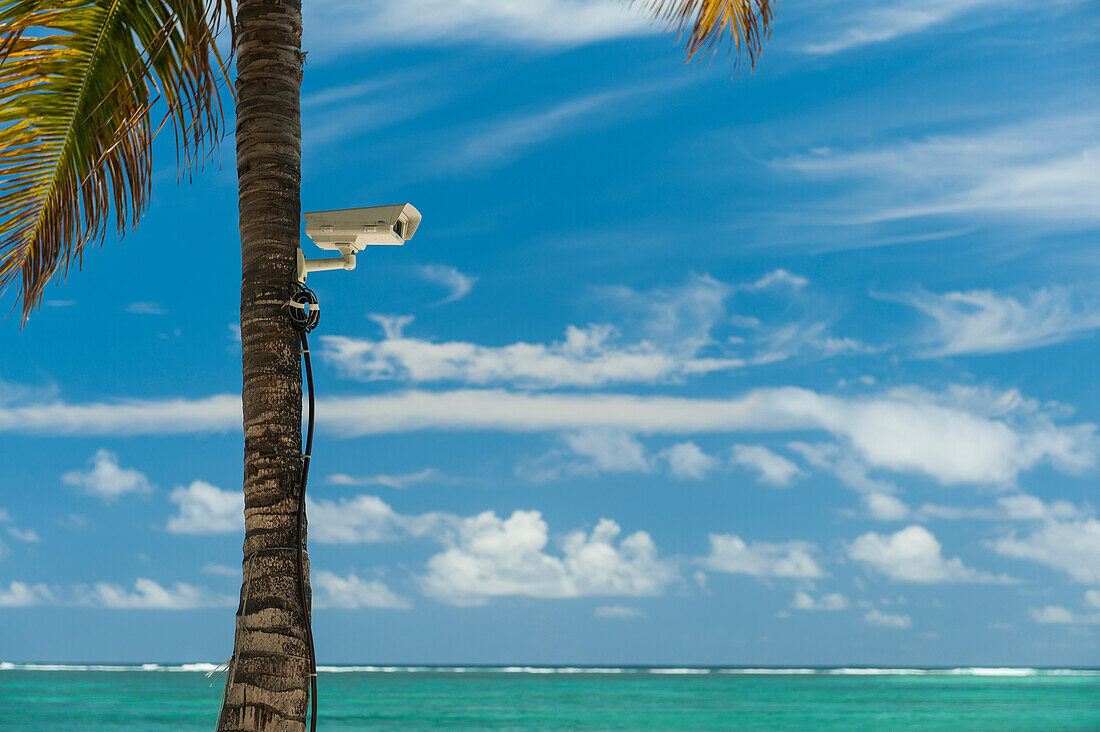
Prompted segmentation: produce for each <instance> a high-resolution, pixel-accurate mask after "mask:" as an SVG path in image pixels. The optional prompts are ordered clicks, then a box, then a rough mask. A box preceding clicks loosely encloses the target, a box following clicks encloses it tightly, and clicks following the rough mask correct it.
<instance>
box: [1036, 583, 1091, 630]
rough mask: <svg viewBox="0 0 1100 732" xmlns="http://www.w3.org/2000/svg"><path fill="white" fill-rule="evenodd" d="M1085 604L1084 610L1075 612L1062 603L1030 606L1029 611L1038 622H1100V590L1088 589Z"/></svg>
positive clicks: (1065, 623) (1088, 623)
mask: <svg viewBox="0 0 1100 732" xmlns="http://www.w3.org/2000/svg"><path fill="white" fill-rule="evenodd" d="M1083 604H1084V606H1085V609H1084V611H1083V612H1074V611H1073V610H1069V609H1067V608H1064V607H1062V606H1061V605H1047V606H1046V607H1033V608H1030V609H1029V610H1028V613H1029V614H1030V615H1031V619H1032V620H1034V621H1035V622H1036V623H1054V624H1063V625H1093V624H1100V590H1088V591H1086V592H1085V600H1084V603H1083Z"/></svg>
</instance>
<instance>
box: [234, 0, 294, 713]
mask: <svg viewBox="0 0 1100 732" xmlns="http://www.w3.org/2000/svg"><path fill="white" fill-rule="evenodd" d="M301 35H302V12H301V1H300V0H239V1H238V4H237V37H238V43H239V45H238V51H237V87H236V88H237V178H238V196H239V205H240V231H241V264H242V268H241V350H242V362H243V368H244V392H243V401H244V496H245V509H244V513H245V539H244V582H243V583H242V587H241V604H240V607H239V608H238V611H237V630H236V637H235V639H234V644H233V659H232V662H231V664H230V669H229V671H228V672H227V682H226V688H225V695H224V698H223V706H222V713H221V715H220V717H219V719H218V729H219V730H295V731H298V730H303V729H304V728H305V718H306V704H307V690H308V686H309V661H308V658H307V656H308V650H307V646H306V640H305V638H306V635H305V616H304V613H303V609H302V607H301V602H300V600H299V594H298V583H297V575H296V564H295V562H296V554H297V547H296V544H295V541H296V538H297V537H296V531H297V501H298V489H299V480H300V478H301V471H302V456H301V450H302V422H301V420H302V413H301V403H302V374H301V364H300V361H299V359H300V356H299V352H298V348H299V341H298V332H297V331H296V330H295V328H294V326H293V324H292V323H291V321H290V319H289V317H287V312H286V310H285V308H284V303H286V302H287V301H288V300H289V299H290V295H291V283H292V282H293V281H294V267H295V252H296V250H297V247H298V237H299V222H300V221H301V201H300V189H301V153H302V145H301V139H302V135H301V109H300V89H301V74H302V55H301ZM302 541H303V543H304V542H305V535H304V531H303V535H302ZM304 581H305V583H306V589H307V597H308V583H309V569H308V566H307V567H306V568H305V571H304Z"/></svg>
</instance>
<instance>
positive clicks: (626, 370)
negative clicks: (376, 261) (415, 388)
mask: <svg viewBox="0 0 1100 732" xmlns="http://www.w3.org/2000/svg"><path fill="white" fill-rule="evenodd" d="M410 321H411V318H409V319H408V320H405V321H404V322H403V323H401V325H402V326H404V325H406V324H407V323H408V322H410ZM386 330H387V331H388V332H387V333H386V337H385V338H384V339H383V340H380V341H373V340H369V339H361V338H348V337H346V336H323V337H322V339H321V340H322V343H323V344H324V350H323V352H322V355H323V357H324V358H325V360H326V361H327V362H329V363H331V364H333V365H334V366H336V368H337V369H338V370H339V371H340V373H342V374H343V375H344V376H347V377H350V378H354V379H358V380H361V381H380V380H401V381H411V382H414V383H421V382H433V381H456V382H461V383H466V384H497V383H500V384H514V385H516V386H521V387H529V388H557V387H563V386H588V387H592V386H602V385H605V384H618V383H634V382H641V383H659V382H667V381H676V380H679V379H682V378H684V377H686V376H693V375H698V374H706V373H711V372H715V371H723V370H728V369H731V368H735V367H737V366H740V365H741V364H742V363H743V362H742V361H741V360H740V359H736V358H727V357H717V358H696V357H695V355H694V353H683V352H679V351H678V350H674V349H672V348H668V347H664V346H661V345H659V344H657V343H655V342H653V341H648V340H643V341H640V342H637V343H624V342H623V338H622V335H621V333H620V332H619V331H618V330H617V329H616V328H615V327H613V326H611V325H606V324H605V325H588V326H585V327H583V328H578V327H576V326H572V325H571V326H569V327H568V328H567V329H566V332H565V338H564V339H563V340H561V341H556V342H554V343H550V344H541V343H523V342H519V343H513V344H510V345H506V346H483V345H479V344H476V343H468V342H462V341H448V342H442V343H434V342H432V341H428V340H424V339H420V338H411V337H408V336H405V335H404V333H403V332H402V328H400V327H396V326H387V327H386Z"/></svg>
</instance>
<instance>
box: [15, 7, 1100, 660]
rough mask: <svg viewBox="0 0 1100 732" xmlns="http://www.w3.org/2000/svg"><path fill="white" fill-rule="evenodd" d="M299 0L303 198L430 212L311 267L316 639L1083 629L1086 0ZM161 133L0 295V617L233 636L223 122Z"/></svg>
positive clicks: (870, 644) (130, 642) (568, 648)
mask: <svg viewBox="0 0 1100 732" xmlns="http://www.w3.org/2000/svg"><path fill="white" fill-rule="evenodd" d="M308 5H309V7H308V8H307V16H306V24H307V33H306V38H305V46H306V49H307V50H308V51H309V56H308V64H307V67H306V76H305V82H304V89H303V114H304V128H305V131H304V174H305V179H304V184H303V207H304V209H305V210H312V209H328V208H338V207H346V206H358V205H373V204H387V203H396V202H405V201H409V202H412V203H414V204H415V205H416V206H417V207H418V208H419V209H420V210H421V212H422V213H423V215H424V223H423V225H422V227H421V228H420V230H419V232H418V233H417V235H416V238H415V239H414V240H413V241H412V242H411V243H410V244H409V245H407V246H405V247H402V248H388V247H387V248H379V250H378V251H370V252H369V253H368V254H367V255H366V256H362V257H360V260H359V268H358V269H357V270H356V271H355V272H354V273H325V274H319V275H315V276H314V277H313V278H311V281H310V284H311V285H312V286H314V288H315V289H316V290H317V292H318V294H319V295H320V297H321V300H322V303H323V313H324V317H323V321H322V324H321V328H320V330H319V331H317V333H316V334H315V339H316V340H315V343H316V345H315V346H314V349H315V352H316V354H317V356H318V358H317V363H316V370H317V388H318V392H319V406H318V442H317V445H316V447H315V449H314V465H313V471H312V473H311V477H312V478H313V483H312V485H311V487H310V493H311V498H312V505H311V506H310V517H311V519H310V538H311V557H312V566H313V573H314V576H313V581H314V589H315V598H316V603H317V612H316V621H315V625H316V628H315V634H316V637H317V649H318V657H319V659H320V660H321V661H322V662H323V663H354V662H441V663H442V662H482V663H508V662H517V663H518V662H522V663H666V664H681V663H698V664H750V665H751V664H855V663H868V664H927V665H935V664H980V665H1039V664H1043V665H1095V664H1096V663H1097V662H1100V643H1098V641H1097V635H1096V634H1097V631H1098V630H1100V520H1098V519H1097V516H1096V508H1095V504H1096V498H1095V485H1096V480H1097V467H1098V466H1097V463H1098V461H1100V439H1098V437H1097V434H1096V424H1097V423H1098V422H1100V391H1098V389H1097V387H1096V383H1095V379H1094V374H1095V368H1094V364H1095V363H1096V360H1097V358H1098V356H1100V349H1098V347H1097V343H1096V339H1095V337H1094V334H1095V331H1096V329H1097V328H1098V327H1100V295H1098V294H1097V290H1096V286H1095V282H1096V281H1097V275H1098V274H1100V261H1098V258H1097V255H1096V254H1095V243H1096V236H1097V232H1098V230H1100V207H1098V206H1097V204H1096V201H1097V200H1098V196H1100V94H1098V92H1097V87H1096V83H1095V69H1096V67H1097V61H1098V60H1100V54H1098V49H1097V45H1096V41H1095V39H1096V38H1097V37H1098V34H1097V30H1100V28H1098V25H1100V19H1098V17H1097V15H1096V13H1095V9H1094V8H1092V7H1090V5H1089V3H1087V2H1083V1H1068V0H1067V1H1064V2H1057V3H1048V4H1044V5H1043V6H1042V7H1041V8H1038V9H1036V8H1035V6H1034V5H1033V4H1029V3H1023V2H1017V1H1016V0H941V1H940V2H934V3H929V2H919V3H918V2H910V1H908V0H889V1H887V2H879V3H873V4H872V3H855V4H852V3H838V2H830V1H828V0H798V1H795V0H791V1H790V2H787V3H782V4H780V5H779V6H778V9H777V10H778V23H777V25H776V28H775V32H774V35H773V37H772V40H771V42H770V43H769V45H768V48H767V51H766V54H765V56H764V58H763V60H762V62H761V63H760V64H759V66H758V68H757V70H756V72H755V73H754V74H750V73H748V72H747V70H744V71H742V73H741V74H740V75H737V74H731V71H730V69H729V66H728V65H727V64H725V63H723V60H722V59H721V58H719V59H717V60H715V61H714V62H713V63H708V62H703V63H699V64H694V65H685V64H683V63H682V60H681V56H680V52H679V50H678V49H677V47H676V45H675V43H674V41H673V39H672V38H670V37H668V36H664V35H660V34H659V33H658V32H657V29H655V28H653V27H651V26H650V25H649V24H648V23H646V22H645V21H644V20H642V19H640V18H639V16H638V15H637V14H636V13H635V12H634V11H632V10H630V9H629V8H625V7H623V6H622V5H621V4H618V3H616V2H613V1H612V0H538V1H537V2H535V1H532V2H528V3H523V4H522V7H521V4H517V3H511V2H503V1H500V2H497V1H490V2H486V1H484V0H483V1H482V2H460V3H455V2H443V1H442V0H403V1H402V2H366V3H364V2H360V1H358V0H357V1H356V2H338V1H337V0H325V1H324V2H317V3H310V4H308ZM169 142H170V141H169V140H167V139H165V140H163V141H161V146H160V147H159V148H158V150H157V156H156V159H157V165H158V166H159V167H158V171H159V173H158V176H157V184H156V188H155V191H154V197H153V204H152V206H151V210H150V211H149V214H148V215H147V217H146V218H145V220H144V222H143V223H142V225H141V227H140V229H139V230H138V231H137V232H136V233H134V234H132V235H129V236H127V237H126V238H125V239H124V240H122V241H115V240H113V239H112V240H109V241H107V242H106V243H105V244H104V247H103V248H102V249H101V250H96V251H92V252H89V253H88V254H87V256H86V257H85V262H84V268H83V270H82V271H80V272H77V273H73V274H72V275H71V276H70V277H69V280H68V282H66V283H64V284H61V285H59V286H57V287H51V288H50V289H49V290H48V292H47V295H46V297H47V300H46V304H45V306H44V307H43V308H42V310H41V311H40V312H39V313H38V314H36V315H35V317H34V318H33V319H32V320H31V322H30V323H29V325H28V326H27V327H26V328H25V329H24V330H22V331H20V330H19V324H18V320H17V318H14V317H9V318H8V319H7V320H5V321H3V323H2V324H0V327H2V328H3V329H5V336H6V337H5V339H4V340H5V343H6V344H7V347H6V348H5V349H4V355H3V358H2V359H0V432H2V433H3V440H2V442H0V460H2V461H3V465H4V466H5V470H4V472H3V475H2V476H0V656H2V657H3V658H5V659H8V660H52V661H153V660H160V661H191V660H220V659H221V658H224V657H226V656H228V655H229V653H230V651H231V645H232V627H233V625H232V617H231V616H232V613H233V610H234V608H235V606H236V600H235V595H236V593H237V591H238V588H239V582H240V569H239V563H240V542H241V533H242V532H241V519H240V510H241V508H240V506H241V499H240V497H239V490H240V480H241V436H240V428H239V421H240V415H239V401H238V399H239V398H238V397H237V396H236V395H237V394H238V393H239V389H240V367H239V359H240V347H239V342H238V340H237V338H236V331H235V322H236V320H237V308H238V287H239V254H238V252H239V249H238V243H237V237H236V227H237V220H236V181H235V171H234V169H233V155H232V144H231V142H227V143H226V144H225V145H224V147H223V149H222V152H221V156H220V164H217V163H216V162H215V163H212V164H211V165H209V166H208V168H207V169H206V170H205V171H203V172H202V173H200V174H198V175H196V176H195V177H194V179H193V181H192V182H191V183H189V184H188V183H183V184H180V185H177V184H176V175H175V170H174V168H173V167H172V166H173V164H174V160H175V158H174V156H173V154H172V151H171V149H170V148H169V147H168V143H169ZM303 244H304V247H305V249H306V251H307V254H309V255H316V254H318V252H317V250H316V249H315V248H312V247H311V246H310V245H309V243H308V241H305V240H304V242H303ZM11 297H12V295H11V293H9V294H8V298H9V299H10V298H11Z"/></svg>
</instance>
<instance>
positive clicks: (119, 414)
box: [0, 394, 241, 437]
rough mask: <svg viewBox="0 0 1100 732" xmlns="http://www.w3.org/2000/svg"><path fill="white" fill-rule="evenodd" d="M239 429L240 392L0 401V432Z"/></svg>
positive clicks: (123, 432)
mask: <svg viewBox="0 0 1100 732" xmlns="http://www.w3.org/2000/svg"><path fill="white" fill-rule="evenodd" d="M240 429H241V398H240V397H239V396H233V395H229V394H222V395H218V396H212V397H206V398H203V399H194V400H189V399H150V400H138V399H130V400H126V401H118V402H89V403H85V404H66V403H65V402H60V401H49V402H40V403H36V404H24V405H22V406H16V407H0V432H19V433H25V434H39V435H41V434H45V435H50V436H53V437H56V436H59V435H178V434H188V433H193V432H222V431H226V430H240Z"/></svg>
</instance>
